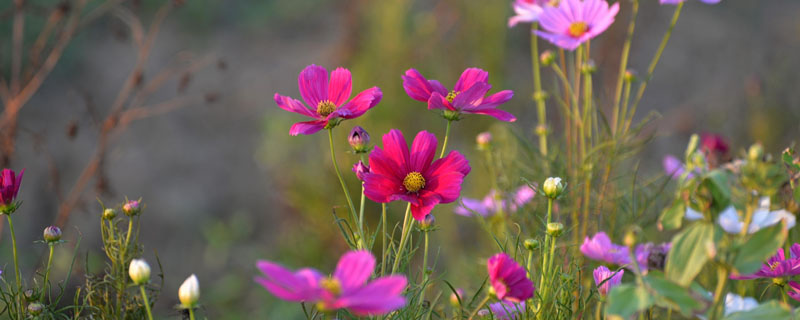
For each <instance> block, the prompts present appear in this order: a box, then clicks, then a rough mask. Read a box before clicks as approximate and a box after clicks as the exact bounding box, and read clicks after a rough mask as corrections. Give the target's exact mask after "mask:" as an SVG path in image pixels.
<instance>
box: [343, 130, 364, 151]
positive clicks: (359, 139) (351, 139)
mask: <svg viewBox="0 0 800 320" xmlns="http://www.w3.org/2000/svg"><path fill="white" fill-rule="evenodd" d="M347 142H348V143H350V146H351V147H353V151H355V152H356V153H365V152H367V151H369V133H367V130H364V128H362V127H361V126H355V127H353V130H350V135H348V136H347Z"/></svg>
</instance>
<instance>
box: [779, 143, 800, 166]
mask: <svg viewBox="0 0 800 320" xmlns="http://www.w3.org/2000/svg"><path fill="white" fill-rule="evenodd" d="M781 159H783V163H784V164H786V166H787V167H789V168H792V169H794V170H795V171H797V170H800V164H797V163H794V150H793V149H792V148H786V150H784V151H783V155H782V156H781Z"/></svg>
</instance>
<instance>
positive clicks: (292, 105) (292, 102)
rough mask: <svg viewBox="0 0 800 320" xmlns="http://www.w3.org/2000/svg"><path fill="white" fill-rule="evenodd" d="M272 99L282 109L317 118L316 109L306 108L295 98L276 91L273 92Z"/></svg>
mask: <svg viewBox="0 0 800 320" xmlns="http://www.w3.org/2000/svg"><path fill="white" fill-rule="evenodd" d="M274 99H275V103H277V104H278V107H280V108H281V109H283V110H286V111H289V112H294V113H299V114H302V115H304V116H306V117H311V118H319V115H318V114H317V112H316V111H314V110H311V109H309V108H307V107H306V106H304V105H303V103H302V102H300V101H298V100H296V99H292V98H291V97H287V96H282V95H280V94H277V93H276V94H275V96H274Z"/></svg>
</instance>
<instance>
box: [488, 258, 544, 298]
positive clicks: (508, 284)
mask: <svg viewBox="0 0 800 320" xmlns="http://www.w3.org/2000/svg"><path fill="white" fill-rule="evenodd" d="M487 270H488V272H489V282H490V283H491V284H492V289H493V290H494V294H495V295H497V299H499V300H506V301H510V302H521V301H525V300H527V299H528V298H530V297H532V296H533V290H534V289H535V288H534V287H533V282H531V280H530V279H528V272H527V271H525V268H523V267H521V266H520V265H519V264H518V263H517V262H516V261H514V259H511V257H509V256H508V255H507V254H505V253H498V254H496V255H494V256H493V257H491V258H489V260H488V262H487Z"/></svg>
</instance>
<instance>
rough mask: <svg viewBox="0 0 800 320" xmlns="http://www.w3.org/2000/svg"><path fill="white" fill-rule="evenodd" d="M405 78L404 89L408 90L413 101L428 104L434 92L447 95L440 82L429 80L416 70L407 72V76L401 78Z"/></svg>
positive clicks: (407, 92)
mask: <svg viewBox="0 0 800 320" xmlns="http://www.w3.org/2000/svg"><path fill="white" fill-rule="evenodd" d="M401 78H403V89H405V90H406V94H408V96H409V97H411V99H414V100H417V101H422V102H426V101H428V99H429V98H430V97H431V94H433V93H434V92H439V93H440V94H442V95H446V94H447V89H445V88H444V87H443V86H442V85H441V84H440V83H439V82H438V81H436V82H434V81H435V80H430V81H429V80H428V79H425V77H423V76H422V74H421V73H419V71H417V70H416V69H408V70H406V74H405V75H403V76H401Z"/></svg>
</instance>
